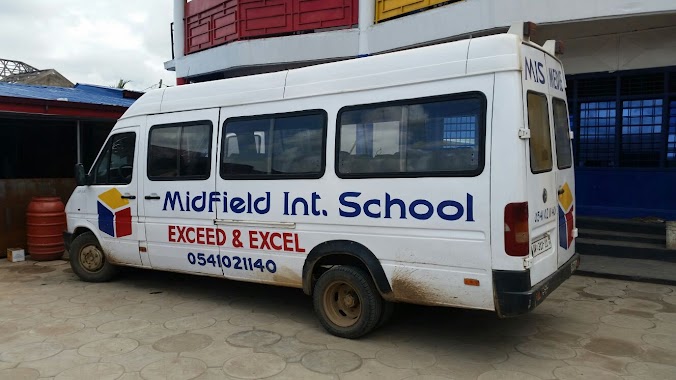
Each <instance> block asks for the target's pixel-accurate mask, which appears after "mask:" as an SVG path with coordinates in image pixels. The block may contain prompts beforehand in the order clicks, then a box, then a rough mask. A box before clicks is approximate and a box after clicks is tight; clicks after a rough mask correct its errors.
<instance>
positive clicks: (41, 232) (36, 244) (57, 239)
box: [26, 197, 66, 261]
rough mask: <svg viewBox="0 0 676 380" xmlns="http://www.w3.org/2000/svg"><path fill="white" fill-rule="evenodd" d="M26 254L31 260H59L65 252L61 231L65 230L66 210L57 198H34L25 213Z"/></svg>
mask: <svg viewBox="0 0 676 380" xmlns="http://www.w3.org/2000/svg"><path fill="white" fill-rule="evenodd" d="M26 227H27V234H28V254H30V256H31V258H32V259H33V260H38V261H46V260H57V259H59V258H61V256H62V255H63V252H64V251H65V245H64V243H63V231H65V230H66V210H65V206H64V205H63V202H61V199H59V198H57V197H34V198H33V199H32V200H31V203H30V204H29V205H28V210H27V211H26Z"/></svg>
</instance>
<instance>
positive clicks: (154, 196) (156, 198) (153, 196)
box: [145, 194, 160, 200]
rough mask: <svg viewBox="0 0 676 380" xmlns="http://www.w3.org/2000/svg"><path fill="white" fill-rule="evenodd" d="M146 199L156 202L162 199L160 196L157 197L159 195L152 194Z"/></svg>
mask: <svg viewBox="0 0 676 380" xmlns="http://www.w3.org/2000/svg"><path fill="white" fill-rule="evenodd" d="M145 198H146V199H154V200H159V199H160V196H159V195H157V194H150V195H146V197H145Z"/></svg>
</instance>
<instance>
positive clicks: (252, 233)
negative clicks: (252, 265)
mask: <svg viewBox="0 0 676 380" xmlns="http://www.w3.org/2000/svg"><path fill="white" fill-rule="evenodd" d="M257 242H258V239H257V238H256V231H249V248H251V249H258V246H257V245H255V243H257Z"/></svg>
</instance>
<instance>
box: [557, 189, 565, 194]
mask: <svg viewBox="0 0 676 380" xmlns="http://www.w3.org/2000/svg"><path fill="white" fill-rule="evenodd" d="M565 192H566V190H564V189H563V187H559V191H557V193H558V194H559V195H563V193H565Z"/></svg>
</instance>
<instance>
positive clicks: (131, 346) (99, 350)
mask: <svg viewBox="0 0 676 380" xmlns="http://www.w3.org/2000/svg"><path fill="white" fill-rule="evenodd" d="M138 345H139V343H138V342H137V341H136V340H134V339H129V338H108V339H103V340H97V341H95V342H91V343H87V344H85V345H84V346H82V347H80V348H79V349H78V350H77V352H78V353H79V354H80V355H82V356H89V357H99V358H103V357H107V356H114V355H121V354H125V353H127V352H131V351H134V350H135V349H136V347H138Z"/></svg>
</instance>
